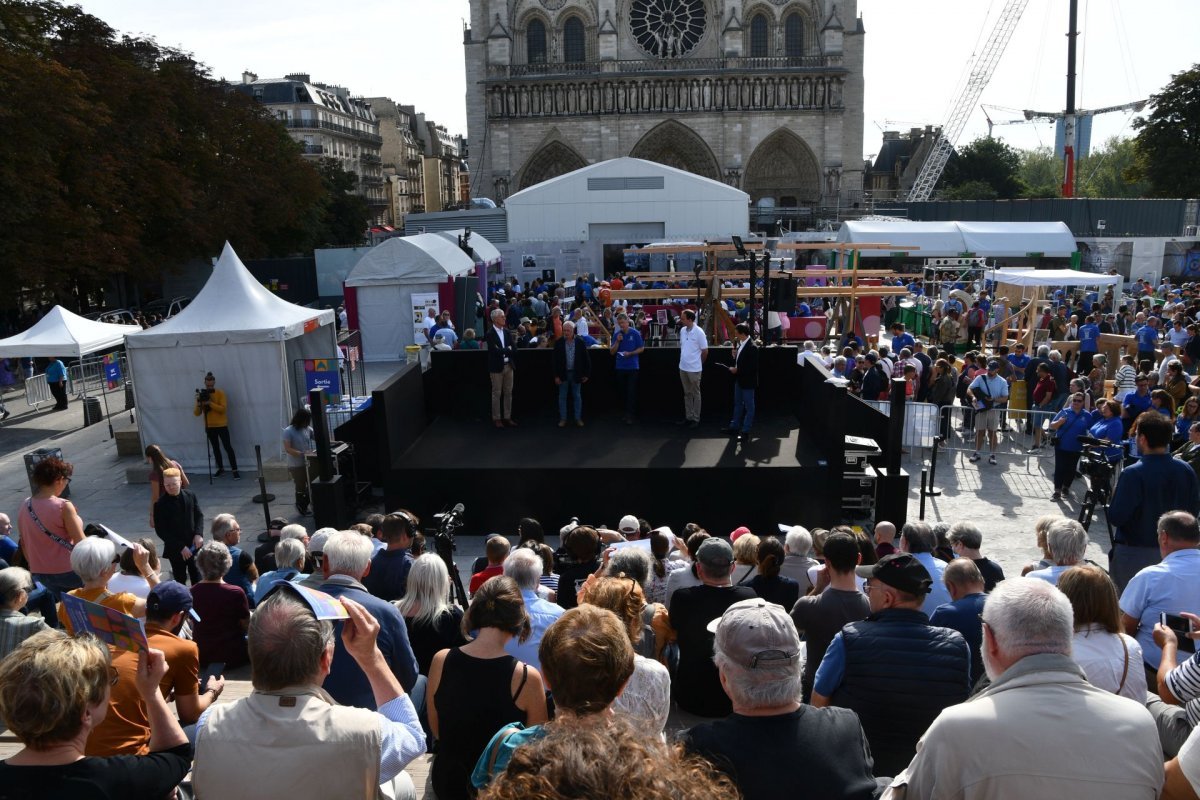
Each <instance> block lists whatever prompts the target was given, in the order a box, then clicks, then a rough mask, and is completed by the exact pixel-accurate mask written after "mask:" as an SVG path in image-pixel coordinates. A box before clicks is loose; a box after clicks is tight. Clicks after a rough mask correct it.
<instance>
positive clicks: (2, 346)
mask: <svg viewBox="0 0 1200 800" xmlns="http://www.w3.org/2000/svg"><path fill="white" fill-rule="evenodd" d="M140 330H141V328H139V327H138V326H136V325H115V324H113V323H111V322H96V321H94V320H90V319H85V318H84V317H81V316H79V315H78V314H73V313H71V312H70V311H68V310H67V309H65V308H63V307H62V306H55V307H54V308H52V309H50V311H49V312H47V313H46V316H44V317H42V318H41V319H40V320H38V322H37V324H36V325H34V326H33V327H32V328H30V329H29V330H26V331H23V332H22V333H18V334H17V335H16V336H10V337H8V338H7V339H0V358H24V357H26V356H31V357H38V356H40V357H47V358H48V357H51V356H55V357H58V358H83V357H84V356H86V355H88V354H89V353H102V352H107V351H109V350H112V349H113V348H114V347H120V346H121V345H122V344H123V343H124V342H125V337H126V336H127V335H128V334H130V333H133V332H135V331H140Z"/></svg>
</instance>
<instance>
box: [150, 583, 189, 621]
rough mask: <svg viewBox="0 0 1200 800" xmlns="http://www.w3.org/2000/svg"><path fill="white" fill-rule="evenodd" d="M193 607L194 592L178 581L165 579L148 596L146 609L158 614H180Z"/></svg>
mask: <svg viewBox="0 0 1200 800" xmlns="http://www.w3.org/2000/svg"><path fill="white" fill-rule="evenodd" d="M191 608H192V593H191V592H189V591H188V589H187V587H186V586H184V585H183V584H182V583H179V582H177V581H163V582H162V583H160V584H158V585H157V586H155V587H153V588H152V589H150V594H148V595H147V596H146V610H147V611H153V612H155V613H158V614H178V613H179V612H180V611H190V610H191Z"/></svg>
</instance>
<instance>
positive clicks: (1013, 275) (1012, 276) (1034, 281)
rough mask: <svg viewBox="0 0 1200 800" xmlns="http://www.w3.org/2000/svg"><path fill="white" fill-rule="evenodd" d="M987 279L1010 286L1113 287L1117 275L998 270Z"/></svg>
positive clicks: (1065, 270)
mask: <svg viewBox="0 0 1200 800" xmlns="http://www.w3.org/2000/svg"><path fill="white" fill-rule="evenodd" d="M988 277H990V278H992V279H993V280H995V281H996V283H1007V284H1009V285H1010V286H1054V287H1058V286H1115V285H1117V284H1118V283H1119V282H1120V280H1121V277H1120V276H1119V275H1100V274H1098V273H1095V272H1079V271H1076V270H1073V269H998V270H996V271H995V272H993V273H991V274H990V275H989V276H988Z"/></svg>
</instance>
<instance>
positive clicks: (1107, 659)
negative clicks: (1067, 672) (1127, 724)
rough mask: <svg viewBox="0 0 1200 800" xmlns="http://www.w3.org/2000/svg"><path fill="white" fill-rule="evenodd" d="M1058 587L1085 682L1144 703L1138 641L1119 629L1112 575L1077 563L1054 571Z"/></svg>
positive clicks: (1074, 651) (1140, 647)
mask: <svg viewBox="0 0 1200 800" xmlns="http://www.w3.org/2000/svg"><path fill="white" fill-rule="evenodd" d="M1058 589H1059V591H1061V592H1062V593H1063V594H1065V595H1066V596H1067V599H1068V600H1070V601H1071V608H1072V609H1074V612H1075V638H1074V639H1073V640H1072V644H1071V657H1072V658H1073V659H1074V660H1075V663H1076V664H1078V665H1079V666H1080V668H1082V669H1083V672H1084V674H1085V675H1086V676H1087V680H1088V683H1090V684H1092V685H1093V686H1095V687H1098V688H1100V689H1104V690H1105V691H1107V692H1112V693H1113V694H1119V695H1121V696H1122V697H1128V698H1129V699H1130V700H1136V701H1138V703H1140V704H1144V703H1145V702H1146V671H1145V669H1143V667H1142V646H1141V645H1140V644H1138V642H1137V640H1136V639H1134V638H1133V637H1132V636H1129V635H1127V634H1126V633H1124V632H1123V631H1122V630H1121V608H1120V606H1119V605H1118V602H1117V587H1116V585H1115V584H1114V583H1113V582H1112V578H1110V577H1108V573H1106V572H1105V571H1104V570H1102V569H1100V568H1099V567H1097V566H1093V565H1090V564H1087V565H1083V564H1081V565H1080V566H1077V567H1072V568H1071V569H1069V570H1067V571H1066V572H1064V573H1063V574H1062V575H1060V576H1059V578H1058Z"/></svg>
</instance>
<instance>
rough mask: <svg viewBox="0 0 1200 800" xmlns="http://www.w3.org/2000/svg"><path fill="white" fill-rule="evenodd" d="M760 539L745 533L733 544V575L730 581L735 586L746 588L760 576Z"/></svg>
mask: <svg viewBox="0 0 1200 800" xmlns="http://www.w3.org/2000/svg"><path fill="white" fill-rule="evenodd" d="M759 541H760V540H759V538H758V537H757V536H755V535H754V534H753V533H749V532H747V533H743V534H742V535H741V536H738V537H737V539H735V540H734V542H733V562H734V563H733V574H732V575H730V576H729V580H730V581H731V582H732V583H733V585H734V586H745V585H747V584H749V583H750V581H751V580H753V579H754V576H755V575H757V574H758V544H759Z"/></svg>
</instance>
